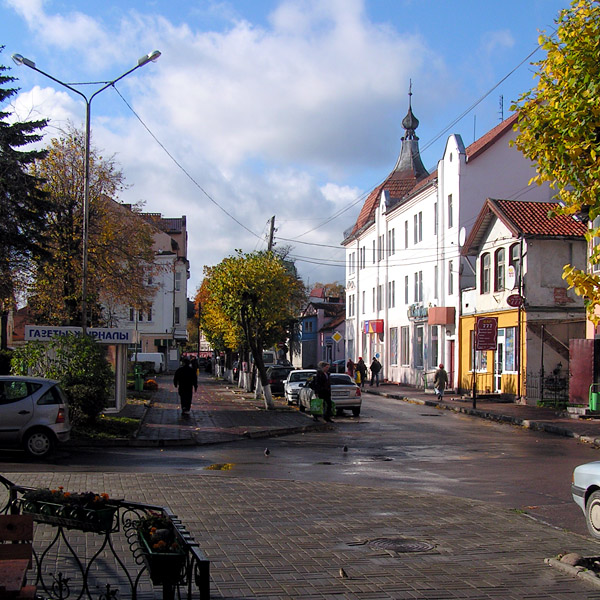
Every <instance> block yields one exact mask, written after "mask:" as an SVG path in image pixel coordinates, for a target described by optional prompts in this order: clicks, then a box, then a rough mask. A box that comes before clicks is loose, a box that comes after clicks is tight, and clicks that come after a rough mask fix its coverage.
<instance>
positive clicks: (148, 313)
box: [117, 213, 189, 369]
mask: <svg viewBox="0 0 600 600" xmlns="http://www.w3.org/2000/svg"><path fill="white" fill-rule="evenodd" d="M141 217H142V218H144V219H145V220H146V221H147V222H149V223H150V224H151V225H153V227H154V228H155V232H154V244H153V248H152V249H153V251H154V256H155V259H154V261H155V265H156V266H157V267H158V269H157V273H156V274H155V275H154V276H153V277H152V279H151V280H150V281H148V282H147V283H148V285H151V286H153V287H154V288H156V292H155V294H154V297H153V299H152V302H151V304H150V305H149V306H148V307H147V308H145V309H144V310H137V309H136V308H134V307H123V309H122V310H121V312H120V318H119V319H118V322H117V323H118V326H119V327H128V328H132V329H134V330H135V331H136V332H137V335H136V337H137V339H138V340H139V342H138V351H139V352H162V353H163V354H165V357H166V364H167V368H169V369H174V368H177V366H178V365H179V358H180V355H181V351H180V347H181V345H183V344H185V342H186V341H187V280H188V279H189V261H188V260H187V230H186V218H185V216H183V217H180V218H164V217H163V216H162V215H161V214H159V213H142V214H141Z"/></svg>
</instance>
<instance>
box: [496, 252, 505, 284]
mask: <svg viewBox="0 0 600 600" xmlns="http://www.w3.org/2000/svg"><path fill="white" fill-rule="evenodd" d="M503 289H504V248H498V250H496V254H495V255H494V291H495V292H501V291H502V290H503Z"/></svg>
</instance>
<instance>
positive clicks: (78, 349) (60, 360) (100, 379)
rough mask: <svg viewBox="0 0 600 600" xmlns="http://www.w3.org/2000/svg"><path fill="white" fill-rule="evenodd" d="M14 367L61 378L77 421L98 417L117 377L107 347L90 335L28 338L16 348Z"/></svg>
mask: <svg viewBox="0 0 600 600" xmlns="http://www.w3.org/2000/svg"><path fill="white" fill-rule="evenodd" d="M12 371H13V373H15V374H17V375H27V374H28V373H29V374H31V375H34V376H37V377H47V378H49V379H56V380H58V381H60V383H61V385H62V388H63V389H64V391H65V393H66V394H67V396H68V398H69V412H70V415H71V418H72V419H73V421H74V422H75V423H77V422H85V421H88V422H94V421H95V420H96V417H97V416H98V415H99V414H100V413H101V412H102V410H103V409H104V407H105V406H106V402H107V400H108V398H109V394H110V389H111V385H112V382H114V377H115V376H114V373H113V372H112V368H111V366H110V364H109V362H108V360H107V359H106V347H105V346H102V345H101V344H99V343H98V342H96V341H95V340H94V339H93V338H91V337H89V336H87V335H86V336H81V337H79V336H74V335H66V336H59V337H55V338H53V339H52V340H51V341H50V342H46V343H42V342H36V341H34V342H27V344H25V345H24V346H20V347H19V348H17V349H16V350H15V351H14V353H13V357H12Z"/></svg>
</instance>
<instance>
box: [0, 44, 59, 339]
mask: <svg viewBox="0 0 600 600" xmlns="http://www.w3.org/2000/svg"><path fill="white" fill-rule="evenodd" d="M3 49H4V46H0V52H2V50H3ZM9 70H10V69H8V67H5V66H4V65H2V64H0V107H3V108H2V110H0V349H6V346H7V330H6V325H7V319H8V311H9V309H11V308H13V307H14V302H15V294H16V293H17V291H18V289H19V284H20V283H21V282H23V281H24V280H25V279H26V273H27V271H28V268H29V266H30V265H31V259H32V258H33V257H34V256H36V255H40V254H43V253H44V249H43V246H42V243H41V240H42V236H43V233H44V229H45V226H46V212H47V210H48V208H49V203H48V195H47V194H46V193H45V192H43V191H41V189H40V184H41V181H40V180H39V179H38V178H37V177H35V176H33V175H31V174H30V173H29V166H30V165H31V164H32V163H33V162H34V161H35V160H37V159H38V158H42V157H43V156H44V155H45V152H44V151H39V150H28V151H25V150H20V148H23V147H24V146H27V145H28V144H31V143H33V142H37V141H40V140H41V138H42V136H41V134H40V133H39V132H40V131H41V130H42V129H43V128H44V127H45V126H46V121H45V120H41V121H27V122H14V121H12V120H11V118H10V117H11V114H12V113H11V112H10V111H9V110H7V109H6V108H4V107H5V104H6V103H7V102H8V101H9V100H10V98H12V97H13V96H15V95H16V94H17V92H18V89H17V88H14V87H9V86H10V85H11V84H12V82H13V81H15V80H16V78H15V77H11V76H10V75H8V74H7V71H9Z"/></svg>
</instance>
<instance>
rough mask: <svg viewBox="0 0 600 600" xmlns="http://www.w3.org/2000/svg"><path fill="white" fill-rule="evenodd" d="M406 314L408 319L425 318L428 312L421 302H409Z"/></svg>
mask: <svg viewBox="0 0 600 600" xmlns="http://www.w3.org/2000/svg"><path fill="white" fill-rule="evenodd" d="M407 314H408V318H409V319H426V318H427V316H428V314H429V308H428V307H427V306H423V305H421V304H411V305H410V306H409V307H408V311H407Z"/></svg>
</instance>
